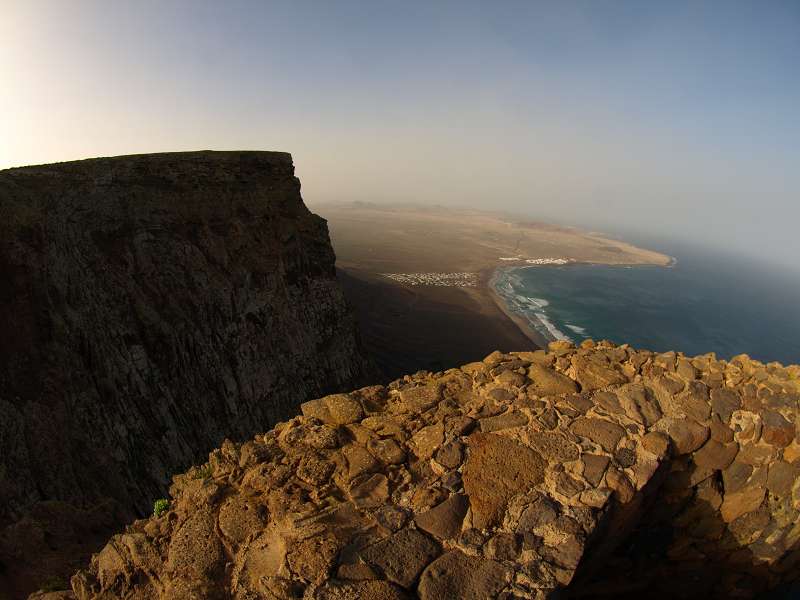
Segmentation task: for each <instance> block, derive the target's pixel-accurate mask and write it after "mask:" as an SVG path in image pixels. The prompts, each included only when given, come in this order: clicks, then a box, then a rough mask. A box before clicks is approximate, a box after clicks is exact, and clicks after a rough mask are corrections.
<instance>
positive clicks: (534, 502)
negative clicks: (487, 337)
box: [68, 342, 800, 600]
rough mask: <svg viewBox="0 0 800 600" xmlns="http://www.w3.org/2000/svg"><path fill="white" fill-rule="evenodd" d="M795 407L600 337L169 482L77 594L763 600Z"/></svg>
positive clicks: (781, 542)
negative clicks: (164, 498)
mask: <svg viewBox="0 0 800 600" xmlns="http://www.w3.org/2000/svg"><path fill="white" fill-rule="evenodd" d="M798 399H800V367H797V366H791V367H782V366H780V365H778V364H769V365H764V364H761V363H758V362H756V361H753V360H750V359H749V358H747V357H746V356H740V357H736V358H734V359H733V360H731V361H729V362H726V361H720V360H716V359H715V358H714V357H713V356H712V355H709V356H700V357H695V358H689V357H684V356H682V355H680V354H675V353H664V354H655V353H652V352H648V351H642V350H634V349H632V348H629V347H626V346H621V347H615V346H613V345H612V344H609V343H603V342H601V343H598V344H594V343H592V342H585V343H584V344H582V346H581V347H580V348H575V347H573V346H571V345H570V344H568V343H565V342H556V343H553V344H551V345H550V348H549V350H548V351H537V352H526V353H510V354H501V353H500V352H496V353H493V354H492V355H490V356H488V357H487V358H486V359H485V360H484V361H483V362H478V363H471V364H468V365H464V366H463V367H461V368H460V369H451V370H449V371H446V372H443V373H427V372H420V373H417V374H415V375H413V376H407V377H405V378H403V379H401V380H398V381H395V382H393V383H391V384H390V385H388V386H386V387H382V386H377V387H367V388H362V389H359V390H356V391H353V392H351V393H349V394H338V395H333V396H328V397H325V398H322V399H320V400H315V401H312V402H308V403H306V404H304V405H303V407H302V410H303V416H298V417H295V418H293V419H291V420H290V421H287V422H284V423H281V424H279V425H277V426H276V427H275V428H274V429H272V430H271V431H269V432H267V433H265V434H263V435H258V436H256V437H255V439H254V440H252V441H249V442H247V443H244V444H241V445H240V444H234V443H230V442H225V443H224V444H223V445H222V446H221V448H219V449H218V450H215V451H213V452H212V453H211V454H210V456H209V462H208V463H206V464H204V465H198V466H196V467H194V468H192V469H190V470H189V471H188V472H187V473H185V474H183V475H179V476H177V477H175V478H174V485H173V487H172V489H171V499H170V508H169V510H167V511H166V512H165V513H164V514H162V515H161V516H159V517H153V518H149V519H145V520H140V521H137V522H135V523H134V524H133V525H131V526H130V527H129V528H128V530H127V532H125V533H124V534H121V535H117V536H115V537H114V538H112V539H111V541H110V542H109V543H108V545H107V546H106V547H105V548H104V549H103V550H102V552H100V553H99V554H97V555H96V556H95V557H94V558H93V559H92V562H91V566H89V567H88V568H87V569H85V570H83V571H81V572H79V573H78V574H77V575H75V576H74V577H73V579H72V589H73V593H74V594H75V595H76V596H77V598H79V599H81V600H88V599H89V598H129V599H142V600H144V599H146V598H148V599H149V598H163V599H167V598H237V599H256V598H269V599H274V598H279V599H288V598H315V599H345V598H346V599H351V598H352V599H355V598H362V599H382V600H383V599H399V598H415V597H418V598H422V599H423V600H434V599H441V598H475V599H479V598H480V599H482V598H555V597H557V596H558V597H565V596H567V597H587V598H597V597H614V598H620V597H622V598H625V597H630V598H636V597H648V596H649V597H659V598H698V597H715V598H731V597H745V598H746V597H752V596H754V595H755V594H757V593H759V592H761V591H763V590H765V589H768V588H771V587H774V586H776V585H778V584H780V583H782V582H786V581H790V580H792V579H793V578H795V577H797V575H798V560H799V559H800V553H799V552H798V549H797V548H798V540H800V524H798V516H799V515H800V512H798V509H799V508H800V486H799V485H798V469H799V468H800V444H798V439H797V416H798ZM68 597H71V596H68Z"/></svg>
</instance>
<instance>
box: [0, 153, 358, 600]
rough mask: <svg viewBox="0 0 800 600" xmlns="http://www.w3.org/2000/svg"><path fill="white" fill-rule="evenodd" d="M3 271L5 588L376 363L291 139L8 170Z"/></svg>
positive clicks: (0, 556) (4, 176)
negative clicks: (366, 349)
mask: <svg viewBox="0 0 800 600" xmlns="http://www.w3.org/2000/svg"><path fill="white" fill-rule="evenodd" d="M0 281H2V282H3V285H2V288H0V593H2V592H4V591H5V592H6V593H7V594H9V595H14V594H15V592H14V591H13V590H12V591H7V586H8V585H11V584H9V583H8V581H9V578H13V577H15V576H19V574H20V573H21V572H24V571H25V569H26V568H28V567H31V568H33V567H32V566H31V563H32V562H39V563H41V562H42V561H45V562H52V561H55V560H56V555H55V554H54V552H56V553H57V552H60V555H62V556H63V555H64V554H65V553H66V554H74V553H78V554H80V552H81V551H82V550H81V547H79V546H80V544H82V543H86V542H87V540H90V538H91V537H92V536H93V535H94V536H96V535H98V532H103V531H108V526H109V524H110V523H114V522H119V519H120V518H121V516H122V515H124V516H126V518H128V519H130V518H132V517H135V516H137V515H142V514H144V513H145V512H146V511H147V512H149V510H151V508H150V507H152V502H153V499H154V498H157V497H159V496H161V495H163V494H164V493H165V492H166V489H167V486H168V484H169V478H170V475H171V474H172V473H174V472H175V471H176V470H183V469H185V468H187V467H188V466H189V465H191V464H192V463H194V462H197V461H198V460H199V459H201V458H202V457H203V456H205V455H206V454H207V453H208V451H209V450H211V449H212V448H214V447H216V446H218V445H219V444H220V443H221V442H222V440H223V439H224V436H231V437H233V438H234V439H239V440H244V439H247V438H249V437H251V436H252V435H254V434H255V433H257V432H259V431H264V430H266V429H269V428H270V427H271V426H273V425H274V424H275V423H276V422H277V421H278V420H280V419H283V418H286V417H288V416H289V415H291V414H294V412H295V411H296V410H297V407H298V406H299V404H300V403H301V402H302V401H304V400H307V399H309V398H313V397H316V396H320V395H323V394H326V393H330V392H333V391H337V390H342V389H351V388H352V387H354V386H358V385H364V384H366V383H368V380H367V379H368V377H367V376H368V375H370V373H371V371H370V367H369V364H368V362H367V361H366V360H365V359H364V358H363V356H362V353H361V348H360V345H359V342H358V340H357V335H356V332H355V326H354V320H353V317H352V315H351V313H350V311H349V310H348V307H347V306H346V304H345V301H344V299H343V296H342V294H341V291H340V289H339V287H338V285H337V281H336V278H335V271H334V254H333V251H332V249H331V245H330V242H329V238H328V232H327V227H326V223H325V221H324V220H323V219H321V218H319V217H317V216H316V215H314V214H312V213H311V212H309V211H308V209H307V208H306V207H305V206H304V204H303V202H302V199H301V197H300V183H299V181H298V179H297V178H296V177H295V176H294V167H293V165H292V159H291V156H290V155H288V154H284V153H277V152H194V153H177V154H157V155H143V156H126V157H119V158H108V159H106V158H104V159H97V160H87V161H80V162H73V163H62V164H55V165H46V166H39V167H26V168H21V169H11V170H7V171H2V172H0ZM107 499H110V501H109V500H107ZM42 501H46V502H45V504H44V505H40V506H38V507H36V506H35V505H36V504H37V503H39V502H42ZM57 501H66V502H61V503H60V502H57ZM103 535H104V537H105V538H106V539H107V535H105V534H103ZM65 544H70V545H66V546H65ZM76 544H77V545H76ZM90 545H91V543H90ZM96 547H98V546H95V548H96ZM70 548H71V549H72V550H70ZM48 557H49V558H48ZM25 565H28V567H26V566H25ZM33 577H34V575H31V576H30V578H29V579H30V581H27V582H26V583H25V584H24V585H32V584H34V583H35V584H37V585H38V584H40V583H41V582H37V581H35V580H34V579H31V578H33Z"/></svg>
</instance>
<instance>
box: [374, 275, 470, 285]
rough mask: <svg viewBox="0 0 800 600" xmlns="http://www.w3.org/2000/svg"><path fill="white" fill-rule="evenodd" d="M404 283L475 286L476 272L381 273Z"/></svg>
mask: <svg viewBox="0 0 800 600" xmlns="http://www.w3.org/2000/svg"><path fill="white" fill-rule="evenodd" d="M381 275H383V276H384V277H388V278H389V279H392V280H393V281H396V282H398V283H402V284H404V285H438V286H442V287H477V285H478V274H477V273H381Z"/></svg>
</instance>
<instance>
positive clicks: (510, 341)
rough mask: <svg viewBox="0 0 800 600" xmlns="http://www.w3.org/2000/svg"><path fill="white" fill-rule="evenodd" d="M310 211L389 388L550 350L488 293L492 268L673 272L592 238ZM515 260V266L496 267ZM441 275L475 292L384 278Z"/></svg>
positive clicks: (535, 227) (528, 225)
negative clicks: (537, 263) (546, 263)
mask: <svg viewBox="0 0 800 600" xmlns="http://www.w3.org/2000/svg"><path fill="white" fill-rule="evenodd" d="M311 208H312V210H313V211H314V212H316V213H317V214H319V215H320V216H322V217H323V218H325V219H327V220H328V227H329V230H330V235H331V241H332V243H333V248H334V251H335V252H336V264H337V269H338V276H339V279H340V281H341V283H342V286H343V288H344V291H345V295H346V296H347V299H348V300H349V302H350V303H351V304H352V305H353V306H354V308H355V311H356V315H357V317H358V320H359V325H360V328H361V335H362V338H363V341H364V344H365V346H366V349H367V351H368V352H369V353H370V354H371V355H372V356H374V357H375V359H376V361H377V362H378V366H379V367H380V368H381V369H382V371H383V372H384V374H385V376H386V377H387V378H388V379H391V378H395V377H398V376H401V375H403V374H404V373H413V372H416V371H418V370H420V369H425V370H431V371H439V370H443V369H447V368H450V367H452V366H455V365H458V364H463V363H466V362H470V361H473V360H480V359H481V358H483V357H484V356H486V355H487V354H488V353H490V352H491V351H493V350H496V349H502V350H506V351H510V350H526V349H532V348H536V347H538V346H541V345H543V344H544V343H545V342H546V340H544V339H543V338H542V337H541V335H540V334H538V333H537V332H536V330H534V329H532V328H530V327H528V326H527V325H526V323H525V321H524V319H522V318H520V317H519V316H518V315H515V314H514V313H513V312H510V311H509V310H508V309H507V307H506V306H505V304H504V303H503V301H502V300H501V299H500V298H499V296H497V294H496V293H495V292H494V290H493V289H492V287H491V285H490V281H491V278H492V274H493V273H494V271H495V269H497V268H501V267H507V266H522V265H525V264H526V263H525V262H524V260H525V259H537V258H563V259H568V260H570V261H574V262H580V263H595V264H611V265H615V264H620V265H631V264H638V265H644V264H654V265H664V266H666V265H668V264H670V262H671V258H670V257H669V256H666V255H664V254H660V253H658V252H653V251H650V250H646V249H643V248H638V247H636V246H633V245H631V244H628V243H626V242H623V241H620V240H616V239H611V238H609V237H605V236H603V235H601V234H598V233H592V232H587V231H582V230H579V229H575V228H570V227H561V226H555V225H548V224H546V223H539V222H533V221H527V220H524V219H520V218H515V217H513V216H506V215H500V214H491V213H487V212H481V211H475V210H453V209H450V208H441V207H435V208H425V207H418V206H384V205H374V204H365V203H351V204H321V205H312V206H311ZM513 257H517V258H518V260H516V261H509V260H500V259H501V258H513ZM545 268H546V267H545ZM437 273H448V274H452V273H476V274H477V285H475V286H474V287H448V286H439V285H409V284H407V283H405V284H404V283H400V282H397V281H394V280H393V279H391V278H390V277H388V276H387V275H388V274H437Z"/></svg>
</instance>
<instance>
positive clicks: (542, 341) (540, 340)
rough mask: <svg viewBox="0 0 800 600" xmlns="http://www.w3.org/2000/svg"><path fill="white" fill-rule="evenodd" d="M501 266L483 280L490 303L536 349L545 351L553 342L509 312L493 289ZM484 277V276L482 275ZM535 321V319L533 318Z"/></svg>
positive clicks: (521, 318)
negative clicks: (491, 302)
mask: <svg viewBox="0 0 800 600" xmlns="http://www.w3.org/2000/svg"><path fill="white" fill-rule="evenodd" d="M503 268H504V267H502V266H497V267H494V268H493V269H491V271H488V273H489V275H488V277H486V279H485V285H486V290H487V291H488V293H489V296H490V297H491V299H492V301H493V302H494V304H495V306H496V307H497V308H498V309H499V310H500V312H502V313H503V314H504V315H505V316H506V318H508V319H509V320H510V321H511V322H512V323H514V325H516V326H517V328H519V330H520V331H521V332H522V333H523V334H524V335H525V337H527V338H528V339H529V340H530V341H531V342H533V343H534V344H535V345H536V346H537V347H538V348H540V349H542V350H546V349H547V345H548V344H549V343H550V342H551V341H553V340H550V339H548V338H546V337H545V336H544V335H542V333H541V332H539V331H538V330H537V329H536V328H535V327H533V326H531V324H530V323H529V322H528V321H526V319H525V318H523V317H522V316H521V315H519V314H517V313H516V312H514V311H513V310H511V309H510V308H509V307H508V305H507V304H506V302H505V300H503V298H502V296H500V294H498V293H497V290H496V289H495V285H494V284H495V281H496V279H497V275H498V272H499V271H500V270H501V269H503ZM484 277H485V275H484ZM533 318H534V319H535V318H536V317H535V316H533Z"/></svg>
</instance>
